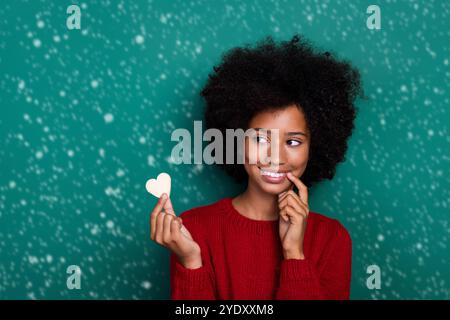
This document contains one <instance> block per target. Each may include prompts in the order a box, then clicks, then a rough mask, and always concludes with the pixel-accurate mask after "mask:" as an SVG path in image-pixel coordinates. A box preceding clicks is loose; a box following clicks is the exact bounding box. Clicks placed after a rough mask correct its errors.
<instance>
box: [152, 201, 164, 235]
mask: <svg viewBox="0 0 450 320" xmlns="http://www.w3.org/2000/svg"><path fill="white" fill-rule="evenodd" d="M165 202H166V199H165V198H164V197H160V198H159V199H158V202H157V203H156V205H155V207H154V208H153V210H152V213H151V215H150V238H151V239H152V240H155V234H156V218H157V217H158V214H159V213H160V212H161V210H162V208H163V206H164V203H165Z"/></svg>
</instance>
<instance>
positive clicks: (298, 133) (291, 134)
mask: <svg viewBox="0 0 450 320" xmlns="http://www.w3.org/2000/svg"><path fill="white" fill-rule="evenodd" d="M254 129H255V130H256V131H258V130H265V131H266V132H268V133H270V129H264V128H254ZM286 135H288V136H296V135H304V136H305V137H307V134H306V133H304V132H301V131H291V132H286Z"/></svg>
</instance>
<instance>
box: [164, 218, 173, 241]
mask: <svg viewBox="0 0 450 320" xmlns="http://www.w3.org/2000/svg"><path fill="white" fill-rule="evenodd" d="M174 218H176V217H175V216H174V215H173V214H166V215H164V222H163V243H164V244H169V243H170V241H171V240H172V238H171V233H170V224H171V222H172V220H173V219H174Z"/></svg>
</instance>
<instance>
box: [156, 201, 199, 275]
mask: <svg viewBox="0 0 450 320" xmlns="http://www.w3.org/2000/svg"><path fill="white" fill-rule="evenodd" d="M150 234H151V236H150V237H151V239H152V240H153V241H156V243H158V244H160V245H162V246H164V247H166V248H168V249H169V250H171V251H172V252H174V253H175V254H176V255H177V257H178V259H179V261H180V263H181V264H183V266H184V267H186V268H189V269H196V268H200V267H201V266H202V258H201V250H200V246H199V245H198V243H197V242H195V241H194V239H193V238H192V235H191V233H190V232H189V231H188V230H187V229H186V228H185V227H184V226H183V225H182V219H181V218H180V217H177V216H176V215H175V212H174V211H173V207H172V202H171V201H170V198H168V197H167V194H165V193H164V194H162V195H161V197H160V198H159V199H158V202H157V203H156V205H155V207H154V208H153V211H152V214H151V231H150Z"/></svg>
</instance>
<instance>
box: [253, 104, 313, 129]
mask: <svg viewBox="0 0 450 320" xmlns="http://www.w3.org/2000/svg"><path fill="white" fill-rule="evenodd" d="M250 127H251V128H254V129H256V128H260V129H266V130H270V129H278V130H279V131H280V133H281V132H282V133H283V134H292V133H295V132H302V133H305V134H306V131H307V124H306V119H305V117H304V115H303V112H301V111H300V109H299V108H298V107H296V106H292V107H286V108H284V109H279V110H275V111H269V110H268V111H263V112H260V113H258V114H257V115H255V116H254V117H253V118H252V119H251V121H250Z"/></svg>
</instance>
